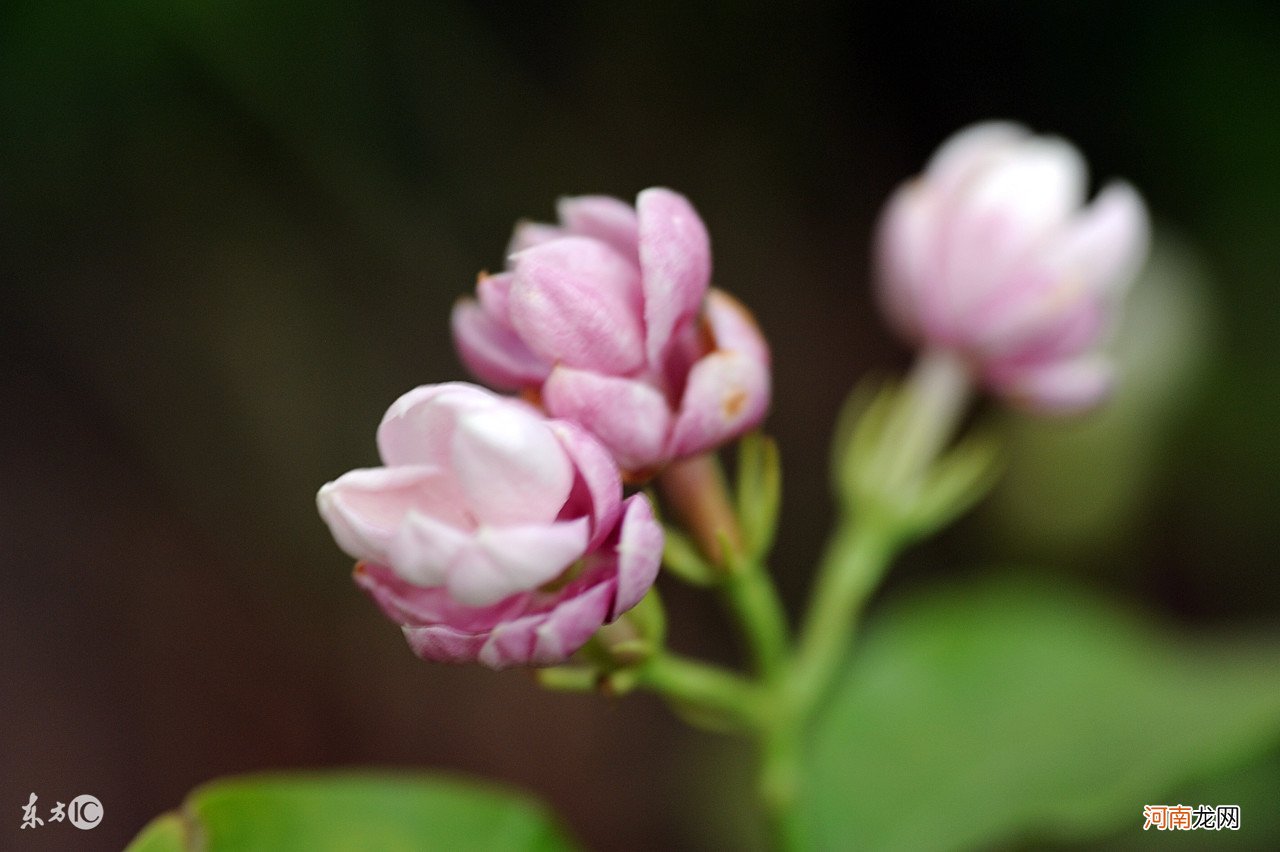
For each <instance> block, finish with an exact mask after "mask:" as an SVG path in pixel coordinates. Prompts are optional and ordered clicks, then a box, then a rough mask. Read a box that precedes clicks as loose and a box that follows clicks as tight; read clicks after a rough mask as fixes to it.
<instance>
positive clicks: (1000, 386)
mask: <svg viewBox="0 0 1280 852" xmlns="http://www.w3.org/2000/svg"><path fill="white" fill-rule="evenodd" d="M991 383H992V384H993V385H994V387H995V389H996V390H997V391H998V392H1000V393H1001V394H1004V395H1006V396H1008V397H1009V398H1010V399H1011V400H1012V401H1014V402H1015V403H1017V404H1019V405H1020V406H1021V407H1023V408H1026V409H1029V410H1031V411H1035V412H1038V413H1041V414H1069V413H1073V412H1077V411H1082V410H1084V409H1087V408H1090V407H1092V406H1094V405H1096V404H1098V403H1099V402H1101V401H1102V400H1103V399H1104V398H1105V397H1106V396H1107V394H1108V393H1109V392H1110V390H1111V383H1112V369H1111V365H1110V364H1109V363H1108V362H1107V361H1106V360H1105V359H1104V358H1102V357H1101V356H1098V355H1090V356H1086V357H1083V358H1078V359H1075V360H1072V361H1054V362H1049V363H1048V364H1044V365H1038V366H1034V367H1026V368H1020V369H1016V370H1013V371H1010V372H1008V373H1007V374H1003V375H999V376H996V377H993V378H992V380H991Z"/></svg>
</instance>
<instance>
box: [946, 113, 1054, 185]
mask: <svg viewBox="0 0 1280 852" xmlns="http://www.w3.org/2000/svg"><path fill="white" fill-rule="evenodd" d="M1030 135H1031V134H1030V132H1029V131H1028V130H1027V128H1025V127H1023V126H1022V125H1020V124H1015V123H1013V122H1008V121H986V122H982V123H980V124H973V125H970V126H969V127H966V128H964V129H963V130H960V131H958V132H956V133H954V134H952V135H951V136H950V137H949V138H948V139H947V140H946V141H945V142H943V143H942V145H941V146H940V147H939V148H938V150H937V151H936V152H934V155H933V156H932V157H931V158H930V159H929V163H928V165H927V166H926V167H925V175H926V178H927V180H928V181H929V183H930V184H932V185H933V186H935V187H936V188H937V189H938V190H939V191H940V192H941V193H942V194H943V195H951V194H953V193H955V192H957V191H960V190H961V189H962V188H963V187H964V185H965V184H966V183H968V182H969V181H970V180H971V179H972V178H973V177H975V176H976V175H978V174H979V173H981V172H982V171H984V170H985V169H987V168H990V166H991V165H992V164H993V163H995V162H998V161H999V160H1000V159H1001V158H1003V157H1004V156H1006V155H1007V154H1008V153H1009V151H1010V150H1012V149H1013V148H1015V147H1016V146H1017V144H1018V143H1019V142H1021V141H1022V140H1023V139H1026V138H1027V137H1028V136H1030Z"/></svg>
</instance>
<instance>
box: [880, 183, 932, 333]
mask: <svg viewBox="0 0 1280 852" xmlns="http://www.w3.org/2000/svg"><path fill="white" fill-rule="evenodd" d="M939 203H940V202H939V194H938V192H937V191H936V189H935V188H934V187H932V186H930V185H928V184H926V183H924V182H923V181H921V180H915V181H911V182H909V183H906V184H904V185H902V186H901V187H899V188H898V189H897V190H896V191H895V192H894V194H893V196H892V197H890V199H889V203H888V204H887V205H886V207H885V211H884V213H883V215H882V216H881V218H880V222H879V224H878V225H877V228H876V254H877V265H878V268H877V276H876V278H877V281H876V283H877V287H878V288H879V297H880V302H881V304H882V305H883V307H884V309H885V312H886V313H887V314H888V316H889V319H890V320H891V321H892V322H893V323H894V325H895V326H896V327H897V328H898V331H899V332H901V333H902V334H904V335H906V336H907V337H908V338H911V339H915V338H916V337H917V336H918V335H919V334H920V332H921V327H922V324H923V319H924V317H925V316H927V315H928V316H932V315H934V314H935V313H936V311H935V310H934V309H933V308H932V307H929V306H928V305H927V300H928V299H929V297H930V295H936V294H932V293H931V289H936V288H931V286H930V285H931V284H932V283H933V281H934V280H935V279H936V273H935V272H933V270H932V267H931V260H932V259H933V258H934V257H935V256H936V255H937V254H938V246H937V242H938V241H937V217H938V208H939Z"/></svg>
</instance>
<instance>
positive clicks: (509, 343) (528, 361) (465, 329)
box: [451, 299, 551, 390]
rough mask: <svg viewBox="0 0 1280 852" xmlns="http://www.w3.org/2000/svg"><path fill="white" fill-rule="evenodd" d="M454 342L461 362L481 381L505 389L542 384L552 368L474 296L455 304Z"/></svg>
mask: <svg viewBox="0 0 1280 852" xmlns="http://www.w3.org/2000/svg"><path fill="white" fill-rule="evenodd" d="M451 325H452V327H453V342H454V345H455V346H456V347H457V349H458V356H459V357H460V358H461V359H462V363H463V364H464V365H466V368H467V369H468V370H470V371H471V372H472V373H473V374H474V375H475V376H476V377H477V378H479V379H480V380H481V381H483V382H485V383H487V384H490V385H493V386H494V387H496V388H502V389H504V390H516V389H518V388H523V387H530V386H534V385H539V384H541V383H542V381H543V380H544V379H545V378H546V377H547V373H549V372H550V371H551V368H550V367H549V366H548V365H547V362H546V361H543V360H542V359H541V358H539V357H538V356H537V355H534V354H533V352H531V351H530V350H529V347H527V346H525V345H524V343H523V342H522V341H521V340H520V338H519V337H517V336H516V333H515V332H514V331H512V330H511V329H510V328H508V327H505V326H503V325H501V324H500V323H499V322H497V321H496V320H495V319H494V318H493V316H492V315H491V314H489V313H488V312H487V311H486V310H485V309H484V308H483V307H481V306H480V305H478V304H476V303H475V302H474V301H472V300H471V299H461V300H459V301H458V302H457V303H456V304H455V305H454V306H453V317H452V320H451Z"/></svg>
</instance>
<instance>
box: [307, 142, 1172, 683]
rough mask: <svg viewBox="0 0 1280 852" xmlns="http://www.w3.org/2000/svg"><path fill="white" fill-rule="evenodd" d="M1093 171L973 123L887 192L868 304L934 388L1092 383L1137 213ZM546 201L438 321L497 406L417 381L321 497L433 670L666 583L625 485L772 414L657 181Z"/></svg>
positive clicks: (763, 371)
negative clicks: (448, 326) (940, 384)
mask: <svg viewBox="0 0 1280 852" xmlns="http://www.w3.org/2000/svg"><path fill="white" fill-rule="evenodd" d="M1085 179H1086V178H1085V166H1084V162H1083V160H1082V159H1081V157H1080V155H1079V154H1078V153H1077V152H1076V150H1075V149H1074V148H1073V147H1072V146H1070V145H1069V144H1067V143H1066V142H1064V141H1062V140H1060V139H1054V138H1046V137H1035V136H1032V135H1031V134H1030V133H1029V132H1028V131H1027V130H1025V129H1024V128H1022V127H1020V126H1017V125H1013V124H1007V123H990V124H982V125H977V126H975V127H972V128H969V129H967V130H964V131H962V132H960V133H958V134H956V135H955V136H954V137H952V138H951V139H950V140H948V141H947V142H946V143H945V144H944V145H943V146H942V147H941V148H940V149H939V150H938V152H937V153H936V154H935V155H934V157H933V159H932V160H930V162H929V163H928V165H927V167H926V169H925V171H924V174H923V175H922V176H920V177H919V178H917V179H915V180H913V181H910V182H909V183H907V184H906V185H904V186H903V187H901V188H900V189H899V190H898V191H897V192H896V193H895V194H894V195H893V197H892V198H891V199H890V201H889V203H888V205H887V207H886V210H885V212H884V214H883V217H882V220H881V223H880V227H879V230H878V234H877V246H876V251H877V277H878V283H879V286H880V293H881V296H882V299H883V302H884V306H885V308H886V310H887V312H888V314H889V316H890V319H891V321H892V322H893V323H894V324H895V325H896V326H897V327H898V328H899V330H900V331H901V332H902V333H903V334H904V335H906V336H907V337H909V338H910V339H911V340H912V341H913V342H915V343H917V344H918V345H919V346H920V347H921V348H922V349H923V350H925V351H926V354H928V355H940V356H942V357H932V358H925V359H922V363H934V364H938V363H946V364H954V365H963V366H955V367H953V368H952V369H951V370H950V371H949V375H954V376H957V377H959V378H958V381H957V382H956V384H957V385H963V386H964V387H962V388H961V391H962V392H961V393H951V392H948V393H947V394H945V396H947V397H948V398H949V399H952V400H960V399H965V398H967V395H966V394H965V393H964V392H963V391H965V390H967V387H968V383H969V382H974V383H980V384H982V385H984V386H985V387H986V388H988V389H989V390H991V391H993V392H995V393H997V394H999V395H1002V396H1005V397H1007V398H1010V399H1012V400H1013V401H1015V402H1017V403H1020V404H1022V405H1024V406H1026V407H1028V408H1031V409H1034V410H1038V411H1046V412H1056V411H1071V410H1077V409H1080V408H1083V407H1085V406H1088V405H1090V404H1092V403H1094V402H1096V401H1097V400H1099V399H1100V398H1101V397H1102V396H1103V395H1104V394H1105V392H1106V390H1107V388H1108V386H1109V383H1110V366H1109V364H1108V362H1107V360H1106V359H1105V358H1104V357H1103V356H1102V354H1101V352H1100V343H1101V341H1102V338H1103V336H1104V332H1105V330H1106V329H1107V327H1108V325H1109V324H1110V320H1111V318H1112V316H1113V314H1114V313H1115V308H1116V306H1117V304H1118V302H1119V298H1120V296H1121V295H1122V293H1123V290H1124V288H1125V287H1126V286H1127V284H1128V282H1129V280H1130V279H1131V278H1132V277H1133V274H1134V273H1135V271H1136V269H1137V267H1138V265H1139V263H1140V261H1141V259H1142V257H1143V255H1144V253H1145V249H1146V242H1147V229H1148V224H1147V216H1146V212H1145V208H1144V207H1143V204H1142V201H1141V199H1140V198H1139V197H1138V195H1137V193H1136V192H1135V191H1134V190H1133V189H1131V188H1130V187H1129V186H1128V185H1126V184H1123V183H1112V184H1110V185H1108V186H1107V187H1105V188H1104V189H1103V190H1102V191H1101V193H1100V194H1099V195H1098V197H1097V198H1096V199H1095V200H1093V201H1092V202H1091V203H1090V204H1088V205H1087V206H1086V205H1085V204H1084V194H1085ZM557 212H558V218H559V221H558V223H556V224H554V225H549V224H537V223H522V224H519V225H518V226H517V227H516V230H515V233H514V235H513V237H512V239H511V243H510V245H509V249H508V259H507V262H506V265H505V268H504V269H503V270H502V271H500V272H498V273H496V274H492V275H490V274H482V275H481V276H480V278H479V281H478V283H477V286H476V296H475V298H464V299H462V300H460V301H459V302H458V303H457V305H456V306H455V308H454V311H453V317H452V327H453V335H454V340H455V343H456V345H457V348H458V352H459V354H460V356H461V358H462V360H463V362H464V363H465V364H466V365H467V367H468V368H469V369H470V370H471V371H472V372H473V373H474V374H475V375H476V376H477V377H479V378H480V379H481V380H482V381H484V382H487V383H488V384H490V385H491V386H493V387H495V388H497V389H499V390H500V391H507V392H513V393H514V394H515V395H513V396H509V397H504V396H499V395H497V394H495V393H494V392H491V391H488V390H484V389H482V388H479V387H476V386H474V385H468V384H461V383H451V384H443V385H434V386H427V387H420V388H417V389H416V390H413V391H410V392H409V393H407V394H405V395H404V396H403V397H401V398H400V399H399V400H397V401H396V402H395V403H394V404H393V405H392V406H391V408H390V410H389V411H388V412H387V414H386V416H385V418H384V419H383V421H382V425H381V426H380V427H379V429H378V434H377V443H378V450H379V453H380V455H381V458H382V463H383V466H381V467H377V468H369V469H363V470H354V471H351V472H350V473H347V474H345V475H344V476H342V477H340V478H338V479H337V480H335V481H334V482H330V483H328V484H327V485H325V486H324V487H323V488H322V489H321V490H320V493H319V496H318V503H319V508H320V514H321V516H322V517H323V518H324V520H325V522H326V523H327V524H328V525H329V528H330V530H331V531H332V533H333V536H334V538H335V539H336V541H337V543H338V545H339V546H340V547H341V548H342V549H343V550H345V551H346V552H347V553H348V554H350V555H351V556H352V557H354V558H355V559H357V560H358V564H357V568H356V582H357V583H358V584H359V585H360V586H361V587H362V588H364V589H365V590H366V591H367V592H368V593H369V594H370V595H371V596H372V597H373V599H374V600H375V601H376V602H377V604H378V605H379V606H380V607H381V608H382V610H383V611H384V612H385V613H386V614H387V615H388V616H389V617H390V618H391V619H392V620H394V621H396V622H397V623H398V624H400V625H401V626H402V628H403V630H404V633H405V635H406V637H407V638H408V641H409V643H410V645H411V646H412V648H413V649H414V650H415V651H416V652H417V653H418V654H419V655H420V656H422V657H424V658H427V659H431V660H444V661H455V662H463V661H479V662H482V663H484V664H486V665H489V666H491V667H494V668H502V667H505V666H511V665H554V664H557V663H560V662H563V661H565V660H567V659H568V658H569V657H570V656H571V655H573V654H574V653H575V652H576V651H577V650H578V649H579V648H581V647H582V646H583V645H584V644H585V643H586V642H587V641H588V640H589V639H590V638H591V637H592V635H593V634H594V633H595V632H596V631H597V630H598V629H600V628H601V627H602V626H603V625H605V624H607V623H609V622H611V621H613V620H615V619H617V618H618V617H619V616H621V615H622V614H623V613H624V612H626V611H627V610H628V609H630V608H632V607H634V606H635V605H636V604H637V603H639V601H640V600H641V599H642V598H643V597H644V596H645V594H646V593H647V592H648V590H649V588H650V586H651V585H652V584H653V582H654V580H655V577H656V575H657V573H658V569H659V564H660V562H661V559H662V553H663V546H664V535H663V531H662V527H661V526H660V525H659V524H658V523H657V521H656V520H655V519H654V513H653V510H652V508H651V506H650V504H649V501H648V498H647V497H646V496H644V495H642V494H635V495H632V496H630V497H626V498H624V492H623V484H624V483H631V484H634V483H639V482H644V481H647V480H648V479H650V478H651V477H653V476H655V475H658V474H659V473H660V472H661V471H662V470H663V469H664V467H665V466H667V465H668V464H669V463H671V462H673V461H676V460H679V459H684V458H687V457H691V456H697V455H700V454H703V453H707V452H709V451H712V450H715V449H716V448H717V447H720V446H722V445H723V444H725V443H727V442H729V441H731V440H734V439H736V438H739V437H741V436H742V435H743V434H744V433H746V432H747V431H749V430H751V429H753V428H754V427H756V426H757V425H758V424H759V423H760V421H761V420H762V419H763V418H764V415H765V413H766V411H767V410H768V407H769V402H770V393H771V388H770V353H769V347H768V344H767V343H766V341H765V339H764V336H763V335H762V334H761V332H760V329H759V328H758V326H757V325H756V323H755V320H754V319H753V318H752V316H751V314H750V313H749V312H748V311H747V310H746V309H745V308H744V307H743V306H742V305H741V304H740V303H739V302H738V301H736V300H735V299H734V298H733V297H732V296H730V295H728V294H727V293H725V292H722V291H720V290H717V289H712V288H711V287H710V281H711V250H710V243H709V239H708V236H707V230H706V227H705V226H704V225H703V222H702V220H701V218H700V217H699V216H698V213H697V212H696V211H695V210H694V208H693V206H692V205H691V204H690V203H689V201H688V200H687V199H685V198H684V197H683V196H681V195H679V194H677V193H675V192H672V191H670V190H667V189H661V188H654V189H647V190H645V191H644V192H641V193H640V194H639V196H638V197H637V198H636V202H635V205H634V207H633V206H631V205H628V204H626V203H624V202H622V201H619V200H617V199H614V198H608V197H603V196H582V197H576V198H566V199H562V200H561V201H560V203H559V206H558V211H557ZM953 390H954V389H953ZM921 410H926V409H921ZM953 413H954V412H953ZM931 416H932V415H931ZM923 419H926V420H927V419H929V417H925V418H923ZM934 419H940V418H936V417H935V418H934ZM916 426H917V427H918V428H916V430H915V431H916V433H918V434H916V436H915V437H916V439H919V438H920V435H921V434H924V435H929V434H933V433H938V434H937V435H936V436H935V437H938V438H939V439H940V440H941V441H945V440H946V437H947V436H946V435H945V434H943V432H945V427H943V426H938V425H937V424H934V425H930V424H928V423H926V424H923V425H921V424H916ZM892 440H895V441H901V440H905V439H904V438H903V437H902V436H901V435H895V436H894V437H893V438H892ZM922 440H923V439H920V440H917V441H916V443H917V444H921V441H922ZM935 443H936V442H935ZM923 444H930V441H923ZM923 444H921V445H923ZM940 447H941V444H938V446H935V447H933V448H932V449H933V450H937V449H940ZM931 458H932V456H930V459H931ZM930 459H925V462H926V463H927V462H928V461H929V460H930ZM683 469H686V470H687V469H689V466H688V465H685V466H684V467H683ZM668 480H670V477H669V478H668ZM668 484H670V482H668ZM703 532H707V531H703ZM711 532H715V531H711ZM779 623H781V622H779Z"/></svg>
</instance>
